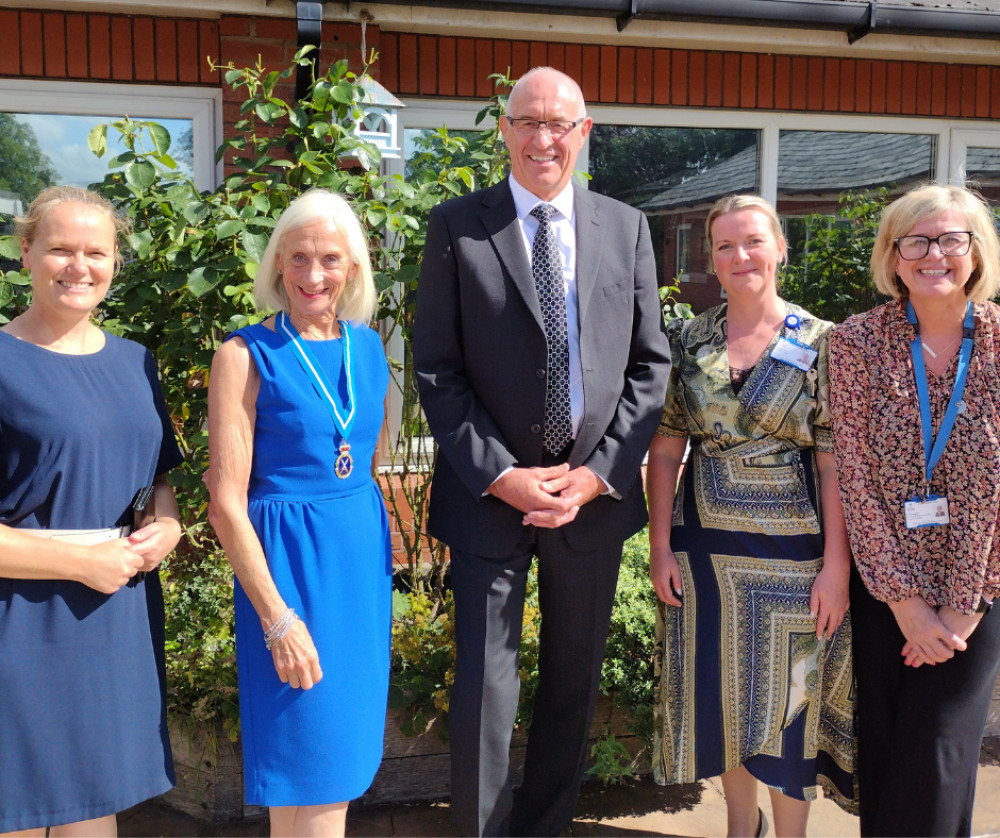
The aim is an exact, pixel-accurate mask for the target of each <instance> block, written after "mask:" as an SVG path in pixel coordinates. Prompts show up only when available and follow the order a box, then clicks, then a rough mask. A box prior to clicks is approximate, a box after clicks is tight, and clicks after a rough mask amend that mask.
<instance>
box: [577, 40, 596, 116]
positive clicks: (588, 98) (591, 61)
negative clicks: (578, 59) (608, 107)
mask: <svg viewBox="0 0 1000 838" xmlns="http://www.w3.org/2000/svg"><path fill="white" fill-rule="evenodd" d="M580 89H581V90H582V91H583V100H584V101H585V102H597V101H598V100H599V97H600V90H601V51H600V48H599V47H595V46H593V45H591V44H588V45H586V46H585V47H584V48H583V72H582V73H581V74H580Z"/></svg>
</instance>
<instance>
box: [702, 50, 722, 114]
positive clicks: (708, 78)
mask: <svg viewBox="0 0 1000 838" xmlns="http://www.w3.org/2000/svg"><path fill="white" fill-rule="evenodd" d="M725 86H726V82H725V78H724V76H723V66H722V53H721V52H710V53H709V54H708V56H707V57H706V59H705V105H706V106H707V107H709V108H718V107H720V106H721V105H722V91H723V88H725Z"/></svg>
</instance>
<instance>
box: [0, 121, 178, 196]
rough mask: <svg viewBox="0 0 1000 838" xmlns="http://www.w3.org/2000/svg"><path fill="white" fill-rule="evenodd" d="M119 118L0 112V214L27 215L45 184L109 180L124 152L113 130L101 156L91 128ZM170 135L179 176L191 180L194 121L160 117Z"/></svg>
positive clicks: (68, 184) (83, 183)
mask: <svg viewBox="0 0 1000 838" xmlns="http://www.w3.org/2000/svg"><path fill="white" fill-rule="evenodd" d="M118 119H120V117H110V116H72V115H66V114H38V113H30V114H18V113H2V112H0V214H4V215H11V214H15V213H19V212H22V211H23V209H24V207H25V206H27V205H28V204H29V203H30V202H31V201H32V200H33V199H34V197H35V196H36V195H37V194H38V193H39V192H40V191H41V190H42V189H44V188H45V187H46V186H53V185H60V186H82V187H87V186H89V185H90V184H92V183H98V182H100V181H102V180H104V176H105V174H107V171H108V160H110V159H111V158H112V157H114V156H115V155H116V154H119V153H120V152H122V151H124V150H125V147H124V146H123V145H122V144H121V143H120V142H119V141H118V135H117V132H115V131H113V130H109V131H108V151H107V152H106V153H105V155H104V157H96V156H95V155H94V153H93V152H92V151H91V150H90V149H89V148H88V146H87V135H88V134H89V133H90V129H91V128H93V127H94V126H95V125H99V124H101V123H109V122H113V121H116V120H118ZM154 121H156V122H159V123H160V124H161V125H163V127H164V128H166V129H167V131H169V132H170V137H171V145H170V154H171V156H172V157H173V159H174V161H175V162H176V163H177V165H178V168H179V170H180V173H182V174H184V175H187V176H188V177H191V176H192V164H193V152H192V141H193V123H192V121H191V120H190V119H157V120H154Z"/></svg>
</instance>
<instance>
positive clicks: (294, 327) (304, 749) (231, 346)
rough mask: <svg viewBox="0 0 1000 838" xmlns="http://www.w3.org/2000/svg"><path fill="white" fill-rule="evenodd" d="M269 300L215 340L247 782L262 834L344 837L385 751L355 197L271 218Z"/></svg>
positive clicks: (375, 503)
mask: <svg viewBox="0 0 1000 838" xmlns="http://www.w3.org/2000/svg"><path fill="white" fill-rule="evenodd" d="M254 294H255V298H256V301H257V305H258V308H260V309H262V310H272V311H273V310H277V314H276V315H275V316H273V317H269V318H268V319H267V320H265V321H264V322H262V323H259V324H257V325H254V326H248V327H246V328H243V329H240V330H238V331H237V332H234V333H233V334H232V335H230V339H229V340H227V342H226V343H224V344H223V345H222V347H220V349H219V351H218V352H217V354H216V357H215V361H214V362H213V364H212V376H211V381H210V386H209V441H210V452H211V468H210V470H209V475H208V484H209V488H210V490H211V494H212V508H211V513H210V518H211V521H212V524H213V526H214V527H215V530H216V533H217V534H218V536H219V540H220V541H221V542H222V546H223V548H224V549H225V551H226V555H227V556H228V558H229V560H230V562H231V563H232V565H233V569H234V571H235V573H236V580H237V581H236V591H235V597H236V654H237V664H238V670H239V688H240V718H241V723H242V733H243V764H244V785H245V795H246V800H247V802H248V803H251V804H256V805H262V806H268V807H270V815H271V834H272V835H297V836H302V835H337V834H340V835H342V834H343V832H344V828H345V819H346V813H347V804H348V802H349V801H350V800H351V799H352V798H355V797H358V796H359V795H361V794H362V793H363V792H364V791H365V789H367V788H368V786H369V785H370V784H371V782H372V780H373V779H374V776H375V772H376V771H377V769H378V766H379V763H380V761H381V758H382V737H383V730H384V726H385V710H386V697H387V693H388V683H389V635H390V628H391V609H390V605H391V582H392V573H391V549H390V541H389V528H388V519H387V516H386V512H385V506H384V503H383V501H382V495H381V492H380V490H379V487H378V485H377V484H376V482H375V481H374V479H373V477H372V469H371V465H372V461H373V457H374V455H375V447H376V443H377V440H378V434H379V431H380V429H381V427H382V420H383V403H384V399H385V394H386V389H387V386H388V367H387V364H386V359H385V353H384V351H383V348H382V342H381V339H380V338H379V336H378V334H377V333H376V332H374V331H373V330H372V329H370V328H369V327H368V326H367V321H369V320H370V319H371V317H372V315H373V314H374V311H375V303H376V292H375V287H374V283H373V280H372V275H371V267H370V264H369V257H368V249H367V242H366V238H365V235H364V232H363V230H362V228H361V225H360V224H359V222H358V221H357V218H356V217H355V215H354V213H353V211H352V210H351V208H350V205H349V204H347V202H346V201H344V200H343V199H342V198H340V197H339V196H336V195H334V194H332V193H330V192H327V191H324V190H318V189H314V190H311V191H309V192H307V193H305V194H304V195H302V196H300V197H299V198H298V199H297V200H295V201H294V202H293V203H292V204H291V205H290V206H289V207H288V208H287V209H286V210H285V212H284V213H283V214H282V216H281V218H280V219H279V221H278V224H277V225H276V227H275V229H274V233H273V235H272V238H271V241H270V244H269V245H268V247H267V250H266V251H265V253H264V256H263V257H262V259H261V265H260V267H259V269H258V273H257V277H256V280H255V283H254Z"/></svg>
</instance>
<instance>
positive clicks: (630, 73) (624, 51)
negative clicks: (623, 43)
mask: <svg viewBox="0 0 1000 838" xmlns="http://www.w3.org/2000/svg"><path fill="white" fill-rule="evenodd" d="M617 101H619V102H621V103H622V104H628V105H631V104H633V103H634V102H635V48H634V47H621V48H620V49H619V50H618V97H617Z"/></svg>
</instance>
